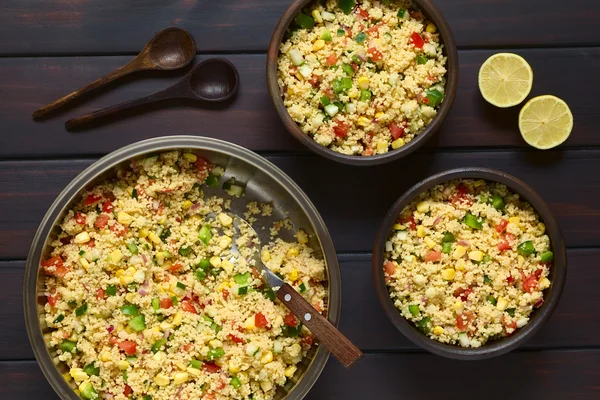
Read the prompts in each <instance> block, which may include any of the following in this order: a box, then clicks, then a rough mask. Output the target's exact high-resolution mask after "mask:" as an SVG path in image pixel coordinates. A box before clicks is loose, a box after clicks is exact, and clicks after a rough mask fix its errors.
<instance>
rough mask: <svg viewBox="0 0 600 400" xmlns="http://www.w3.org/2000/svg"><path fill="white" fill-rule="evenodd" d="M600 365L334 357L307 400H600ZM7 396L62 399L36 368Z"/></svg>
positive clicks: (11, 383)
mask: <svg viewBox="0 0 600 400" xmlns="http://www.w3.org/2000/svg"><path fill="white" fill-rule="evenodd" d="M598 364H600V350H580V351H568V350H566V351H565V350H563V351H542V352H514V353H510V354H508V355H504V356H501V357H498V358H495V359H491V360H485V361H478V362H465V361H455V360H447V359H443V358H441V357H437V356H434V355H431V354H423V353H411V354H367V355H366V356H365V358H364V359H363V360H361V361H359V362H358V363H357V364H356V365H355V366H353V367H352V368H351V369H349V370H345V369H344V368H343V367H342V366H340V365H339V363H337V362H336V360H335V359H333V358H331V359H330V360H329V362H328V363H327V366H326V367H325V369H324V370H323V373H322V374H321V376H320V377H319V379H318V380H317V383H316V384H315V386H314V387H313V388H312V390H311V391H310V392H309V394H308V395H307V396H306V400H323V399H328V400H348V399H373V398H376V399H410V400H414V399H424V398H428V399H429V398H431V399H448V400H453V399H457V400H464V399H475V398H482V397H480V396H482V393H485V398H489V399H514V400H525V399H545V400H555V399H556V400H564V399H569V400H573V399H575V400H578V399H597V398H598V397H599V396H600V385H598V373H597V366H598ZM481 371H484V373H482V372H481ZM0 396H1V397H2V399H5V400H17V399H18V400H21V399H44V400H53V399H58V397H57V396H56V394H55V393H54V392H53V390H52V388H51V387H50V385H49V384H48V383H47V382H46V380H45V379H44V376H43V375H42V372H41V371H40V369H39V367H38V365H37V364H36V363H35V362H34V361H25V362H11V363H7V362H0Z"/></svg>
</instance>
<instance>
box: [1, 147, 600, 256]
mask: <svg viewBox="0 0 600 400" xmlns="http://www.w3.org/2000/svg"><path fill="white" fill-rule="evenodd" d="M267 159H268V160H270V161H272V162H273V163H275V164H276V165H277V166H279V167H280V168H281V169H282V170H283V171H284V172H285V173H287V174H288V175H289V176H290V177H291V178H292V179H294V180H295V181H296V182H297V183H298V184H299V185H300V187H301V188H302V189H303V190H304V191H305V192H306V194H307V195H308V197H309V198H310V199H311V200H312V201H313V203H314V204H315V205H316V207H317V209H318V210H319V212H320V213H321V215H322V217H323V218H324V220H325V222H326V223H327V227H328V229H329V232H330V234H331V235H332V237H333V240H334V244H335V246H336V249H337V251H339V252H365V251H371V249H372V245H373V243H374V240H375V234H376V232H377V229H378V228H379V224H380V222H381V218H383V216H384V215H385V213H386V212H387V210H388V209H389V208H390V207H391V205H392V204H393V203H394V201H395V200H396V199H397V198H398V197H399V196H400V195H401V194H402V193H403V192H404V191H406V190H407V189H408V188H410V187H411V186H412V185H414V184H415V183H417V182H418V181H420V180H422V179H424V178H425V177H427V176H429V175H432V174H434V173H437V172H440V171H443V170H447V169H451V168H459V167H465V166H479V167H489V168H496V169H500V170H503V171H505V172H508V173H510V174H514V175H515V176H516V177H518V178H521V179H523V180H524V181H525V182H527V183H528V184H530V185H531V186H532V187H533V188H534V189H535V190H536V191H538V193H539V194H540V195H541V196H542V198H544V199H545V200H546V202H547V203H548V204H549V206H550V209H551V210H552V211H553V212H554V214H555V216H556V217H557V218H558V221H559V223H560V225H561V229H562V231H563V234H564V236H565V240H566V243H567V246H570V247H591V246H600V237H599V236H598V226H600V202H599V201H598V197H597V196H596V195H595V193H596V192H597V190H598V185H599V184H600V176H598V175H597V174H591V173H590V172H591V171H593V170H594V169H595V168H597V165H598V161H599V160H600V150H578V151H560V150H559V151H549V152H544V153H539V152H514V151H491V152H463V151H457V152H454V151H452V152H442V153H437V154H434V153H432V152H424V153H419V154H418V155H417V156H413V157H411V158H409V159H406V160H401V161H398V162H396V163H392V164H390V165H386V166H378V167H372V168H358V167H354V168H353V167H347V166H344V165H340V164H337V163H333V162H331V161H328V160H325V159H323V158H321V157H318V156H312V155H298V156H279V155H273V156H267ZM91 162H92V160H52V161H50V160H48V161H6V162H0V185H1V186H2V188H3V191H2V193H1V194H0V259H24V258H25V257H26V255H27V252H28V251H29V246H30V244H31V240H32V238H33V235H34V233H35V230H36V229H37V226H38V224H39V222H40V220H41V219H42V217H43V215H44V214H45V212H46V210H47V208H48V207H49V206H50V204H52V201H54V199H55V197H56V195H57V194H58V193H59V192H60V191H61V190H62V189H63V188H64V187H65V186H66V185H67V184H68V182H69V181H70V180H71V179H73V178H74V177H75V176H76V175H77V174H78V173H79V172H81V171H82V170H83V169H84V168H86V167H87V166H88V165H89V164H91ZM555 182H561V185H560V187H557V186H556V185H555ZM331 185H335V186H333V187H335V188H336V189H335V190H336V196H335V197H336V198H335V199H332V197H331V191H329V190H323V188H324V187H327V186H331Z"/></svg>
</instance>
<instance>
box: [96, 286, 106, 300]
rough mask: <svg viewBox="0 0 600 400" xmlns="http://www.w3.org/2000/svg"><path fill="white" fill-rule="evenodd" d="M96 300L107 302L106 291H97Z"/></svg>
mask: <svg viewBox="0 0 600 400" xmlns="http://www.w3.org/2000/svg"><path fill="white" fill-rule="evenodd" d="M96 300H106V291H104V289H102V288H98V290H96Z"/></svg>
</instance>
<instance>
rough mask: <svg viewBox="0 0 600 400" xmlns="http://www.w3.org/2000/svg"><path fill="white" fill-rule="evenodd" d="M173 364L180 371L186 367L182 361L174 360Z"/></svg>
mask: <svg viewBox="0 0 600 400" xmlns="http://www.w3.org/2000/svg"><path fill="white" fill-rule="evenodd" d="M175 365H176V366H177V368H179V369H180V370H182V371H185V370H186V369H187V365H185V363H184V362H182V361H178V362H176V363H175Z"/></svg>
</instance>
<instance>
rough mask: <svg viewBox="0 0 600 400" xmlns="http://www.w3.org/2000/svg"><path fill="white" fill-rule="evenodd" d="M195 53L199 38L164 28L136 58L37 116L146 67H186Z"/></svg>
mask: <svg viewBox="0 0 600 400" xmlns="http://www.w3.org/2000/svg"><path fill="white" fill-rule="evenodd" d="M195 56H196V42H195V41H194V38H193V37H192V35H191V34H190V33H189V32H188V31H186V30H185V29H181V28H177V27H170V28H166V29H163V30H162V31H160V32H158V33H157V34H156V35H155V36H154V37H153V38H152V39H150V41H149V42H148V43H147V44H146V46H144V48H143V49H142V51H141V52H140V54H138V55H137V56H136V57H135V58H134V59H133V60H131V61H130V62H128V63H127V64H125V65H124V66H122V67H121V68H119V69H117V70H116V71H113V72H111V73H110V74H108V75H105V76H103V77H102V78H99V79H97V80H95V81H94V82H92V83H90V84H89V85H87V86H85V87H82V88H81V89H79V90H76V91H74V92H72V93H70V94H68V95H66V96H64V97H62V98H60V99H58V100H56V101H55V102H54V103H51V104H48V105H47V106H44V107H42V108H40V109H39V110H37V111H35V112H34V113H33V119H35V120H39V119H41V118H42V117H44V116H45V115H46V114H48V113H49V112H51V111H54V110H56V109H58V108H60V107H62V106H64V105H65V104H67V103H69V102H70V101H72V100H75V99H77V98H79V97H81V96H82V95H84V94H86V93H89V92H91V91H92V90H96V89H98V88H100V87H102V86H104V85H106V84H108V83H109V82H112V81H114V80H115V79H118V78H121V77H123V76H125V75H129V74H131V73H133V72H137V71H144V70H160V71H170V70H174V69H178V68H183V67H185V66H186V65H188V64H189V63H190V62H192V60H193V59H194V57H195Z"/></svg>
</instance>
